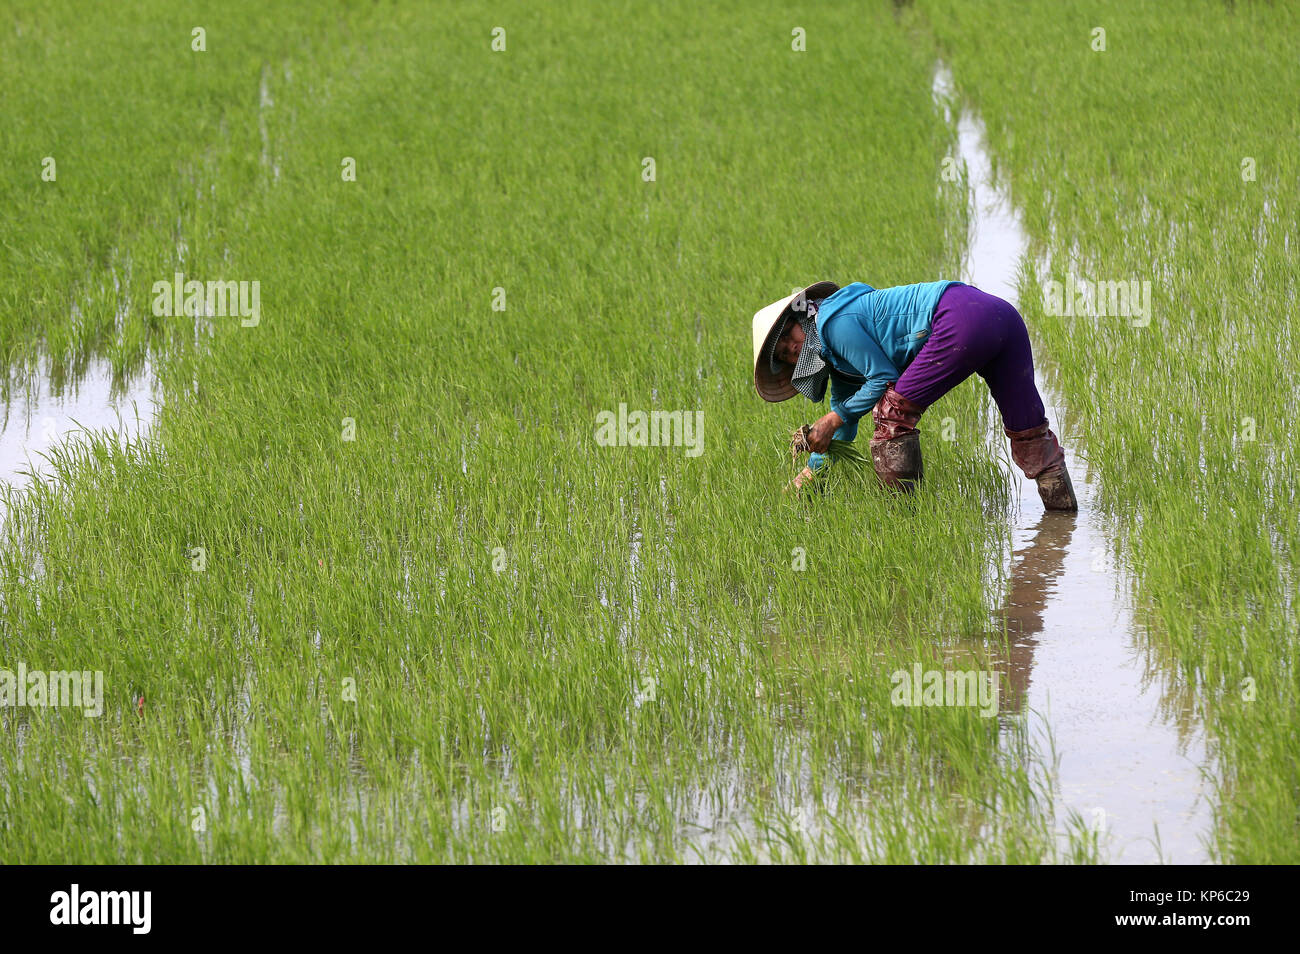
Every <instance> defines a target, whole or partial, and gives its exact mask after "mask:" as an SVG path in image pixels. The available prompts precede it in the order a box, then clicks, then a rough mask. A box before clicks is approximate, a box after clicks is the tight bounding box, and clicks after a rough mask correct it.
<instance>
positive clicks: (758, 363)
mask: <svg viewBox="0 0 1300 954" xmlns="http://www.w3.org/2000/svg"><path fill="white" fill-rule="evenodd" d="M839 288H840V286H839V285H837V284H835V283H834V282H813V283H812V284H811V285H809V286H808V287H807V288H805V289H804V290H803V291H801V292H795V293H794V294H793V295H791V296H790V297H789V298H782V299H778V300H777V301H774V302H772V304H770V305H768V306H767V307H766V308H763V309H760V310H759V311H758V312H757V313H756V314H755V315H754V322H753V332H754V390H755V391H757V392H758V396H759V397H761V398H762V399H763V400H764V401H769V402H771V403H773V404H775V403H777V402H779V401H788V400H789V399H790V398H792V397H794V396H795V395H796V394H798V393H799V392H798V391H796V390H795V389H794V385H792V384H791V383H790V372H792V371H793V370H794V366H793V365H789V364H781V365H780V367H779V370H777V371H773V370H772V365H771V360H770V357H769V356H770V355H771V353H772V342H773V338H774V336H775V335H777V334H779V333H780V332H781V330H782V329H784V327H785V323H786V321H787V320H788V319H789V318H790V316H791V315H793V314H794V304H795V302H796V301H800V300H802V301H810V300H811V301H816V300H817V299H819V298H825V297H827V296H828V295H830V294H832V293H834V292H837V291H839Z"/></svg>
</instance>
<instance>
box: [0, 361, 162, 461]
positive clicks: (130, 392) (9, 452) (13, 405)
mask: <svg viewBox="0 0 1300 954" xmlns="http://www.w3.org/2000/svg"><path fill="white" fill-rule="evenodd" d="M152 380H153V375H152V374H151V373H150V369H149V367H148V366H146V368H145V370H144V372H143V373H142V374H140V375H138V376H136V377H135V378H133V379H131V380H129V381H125V382H122V381H119V382H117V386H115V385H114V380H113V372H112V366H111V365H110V364H109V362H108V361H106V360H104V359H100V358H96V359H93V360H91V361H90V363H89V365H88V367H87V369H86V371H85V373H84V374H82V375H79V376H78V377H77V378H76V379H75V380H70V381H66V382H59V383H56V382H54V381H52V380H51V379H50V377H49V376H48V375H43V376H40V377H37V378H35V379H34V380H33V381H32V382H31V383H30V385H29V386H27V387H19V386H16V387H14V388H13V389H12V390H11V392H10V398H9V402H8V404H7V405H5V406H4V407H2V408H0V482H3V483H6V484H9V485H11V486H14V487H21V486H22V485H24V484H26V483H27V482H28V481H30V480H31V478H32V476H33V475H35V476H37V477H39V478H41V479H49V477H50V476H51V468H50V465H49V462H48V461H47V460H46V459H45V457H44V456H43V455H46V454H48V453H49V451H50V450H51V449H52V448H54V447H57V446H58V445H60V444H62V443H64V442H65V441H67V440H68V439H69V438H70V437H74V436H75V435H76V434H77V433H78V432H81V431H100V432H105V431H111V432H115V433H117V434H118V439H119V440H126V439H130V440H136V439H138V438H140V437H142V436H144V434H146V433H147V432H148V429H149V426H150V424H151V423H152V421H153V417H154V413H155V410H156V405H155V404H154V398H153V387H152V383H151V382H152Z"/></svg>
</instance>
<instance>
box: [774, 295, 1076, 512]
mask: <svg viewBox="0 0 1300 954" xmlns="http://www.w3.org/2000/svg"><path fill="white" fill-rule="evenodd" d="M972 374H978V375H979V376H980V377H982V378H983V379H984V381H985V383H986V384H988V386H989V391H990V392H991V393H992V395H993V400H994V401H996V402H997V405H998V410H999V411H1000V412H1001V413H1002V424H1003V429H1004V430H1005V431H1006V434H1007V436H1008V437H1009V438H1011V458H1012V460H1014V461H1015V463H1016V465H1017V466H1018V467H1019V468H1020V469H1021V470H1023V471H1024V472H1025V476H1026V477H1028V478H1030V479H1031V480H1035V481H1037V482H1038V495H1039V496H1040V497H1042V499H1043V506H1044V507H1046V508H1047V509H1048V510H1077V509H1078V502H1077V501H1076V500H1075V497H1074V487H1073V485H1072V484H1071V483H1070V475H1069V473H1068V472H1067V471H1066V469H1065V451H1064V450H1062V449H1061V444H1060V442H1059V441H1058V440H1057V439H1056V435H1055V434H1053V433H1052V430H1051V428H1050V427H1048V424H1047V415H1046V413H1045V412H1044V410H1043V400H1042V398H1041V397H1039V395H1038V389H1037V388H1036V387H1035V386H1034V359H1033V355H1032V354H1031V353H1030V348H1029V333H1028V332H1027V331H1026V329H1025V322H1024V319H1022V318H1021V317H1020V313H1019V312H1018V311H1016V309H1015V306H1014V305H1012V304H1010V303H1009V302H1006V301H1003V300H1002V299H1001V298H996V297H994V296H993V295H990V294H988V293H986V292H982V291H980V290H979V289H978V288H975V287H974V286H972V285H966V284H964V283H962V282H950V281H944V282H925V283H923V284H919V285H899V286H897V287H895V288H879V289H877V288H872V287H871V286H870V285H866V284H863V283H862V282H853V283H852V284H851V285H845V286H844V287H843V288H840V286H838V285H836V284H835V283H834V282H816V283H814V284H812V285H809V286H808V287H807V288H805V289H804V290H803V291H802V292H798V293H796V294H794V295H791V296H790V297H789V298H783V299H781V300H780V301H776V302H773V303H772V304H770V305H768V306H767V307H766V308H764V309H762V310H761V311H759V312H758V313H757V314H756V315H754V387H755V388H756V389H757V390H758V393H759V396H760V397H762V398H763V399H764V400H765V401H784V400H786V399H787V398H791V397H794V396H795V395H796V394H802V395H803V396H804V397H806V398H808V400H810V401H812V402H813V403H820V402H821V400H822V398H823V397H824V396H825V394H826V385H827V382H829V383H830V388H831V409H830V413H829V414H827V415H825V416H824V417H822V418H821V419H820V420H819V421H818V422H817V423H816V424H815V425H813V427H812V432H811V434H810V435H809V438H808V444H809V446H810V447H811V448H812V450H813V451H814V453H813V454H812V455H811V456H810V457H809V458H808V466H807V467H805V468H804V469H803V471H802V472H801V473H800V474H799V475H798V476H797V477H796V478H795V479H794V481H793V485H794V487H795V488H799V487H802V486H804V485H805V484H806V483H808V481H810V480H813V479H815V478H816V476H817V474H818V472H819V471H821V470H822V469H823V468H824V467H825V466H827V464H828V461H827V460H826V459H825V458H824V457H823V456H822V455H823V454H824V453H825V452H826V450H827V449H828V448H829V447H830V443H831V439H832V438H834V439H836V440H842V441H851V440H853V439H854V438H855V437H856V436H857V433H858V419H859V418H861V417H862V416H863V415H864V414H866V413H867V411H869V410H873V409H874V411H875V424H876V429H875V433H874V434H873V435H872V439H871V463H872V465H873V466H874V467H875V471H876V474H877V476H878V477H879V478H880V480H881V482H882V483H884V484H885V485H886V486H887V487H890V488H893V489H896V490H903V491H909V490H911V489H912V486H913V485H914V484H915V482H916V481H918V480H920V479H921V439H920V432H919V431H918V430H917V428H916V425H917V422H918V421H919V420H920V419H921V415H922V414H923V413H925V409H926V408H927V407H929V406H930V405H931V404H933V403H934V402H935V401H937V400H939V398H941V397H943V395H945V394H947V393H948V392H949V391H951V390H952V389H953V388H954V387H956V386H957V385H958V384H960V383H961V382H962V381H964V380H966V379H967V378H968V377H970V376H971V375H972Z"/></svg>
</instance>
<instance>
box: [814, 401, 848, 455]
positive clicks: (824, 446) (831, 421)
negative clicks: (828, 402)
mask: <svg viewBox="0 0 1300 954" xmlns="http://www.w3.org/2000/svg"><path fill="white" fill-rule="evenodd" d="M843 426H844V418H842V417H840V416H839V415H838V414H836V413H835V412H834V411H831V412H830V413H829V414H827V415H826V416H825V417H823V418H822V419H821V420H820V421H818V422H817V423H816V424H814V425H813V426H812V430H811V431H809V432H808V446H809V447H811V448H812V449H813V450H815V451H816V452H817V453H819V454H824V453H826V451H827V450H829V449H830V446H831V438H832V437H833V436H834V435H835V432H836V431H838V430H839V429H840V428H841V427H843Z"/></svg>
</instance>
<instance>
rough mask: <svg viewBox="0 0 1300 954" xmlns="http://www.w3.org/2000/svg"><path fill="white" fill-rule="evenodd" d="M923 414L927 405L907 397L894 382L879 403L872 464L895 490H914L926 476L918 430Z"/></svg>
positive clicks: (882, 481)
mask: <svg viewBox="0 0 1300 954" xmlns="http://www.w3.org/2000/svg"><path fill="white" fill-rule="evenodd" d="M923 413H925V408H923V407H921V406H920V405H919V404H914V403H912V402H911V401H909V400H908V399H907V398H905V397H903V395H901V394H899V393H898V392H897V391H895V390H894V386H893V385H892V384H891V385H890V386H889V387H888V388H887V389H886V390H885V393H884V395H883V396H882V397H881V398H880V401H879V402H878V403H877V404H876V410H875V416H876V432H875V434H874V435H873V436H872V439H871V464H872V466H873V467H874V468H875V470H876V476H877V477H879V478H880V482H881V483H882V484H884V485H885V486H886V487H888V488H890V489H891V490H898V491H901V492H903V493H910V492H911V491H912V490H913V489H914V488H915V487H916V484H917V482H918V481H919V480H920V479H921V477H922V476H923V475H924V468H923V467H922V465H921V432H920V431H918V430H917V429H916V424H917V422H918V421H919V420H920V419H921V415H922V414H923Z"/></svg>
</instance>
